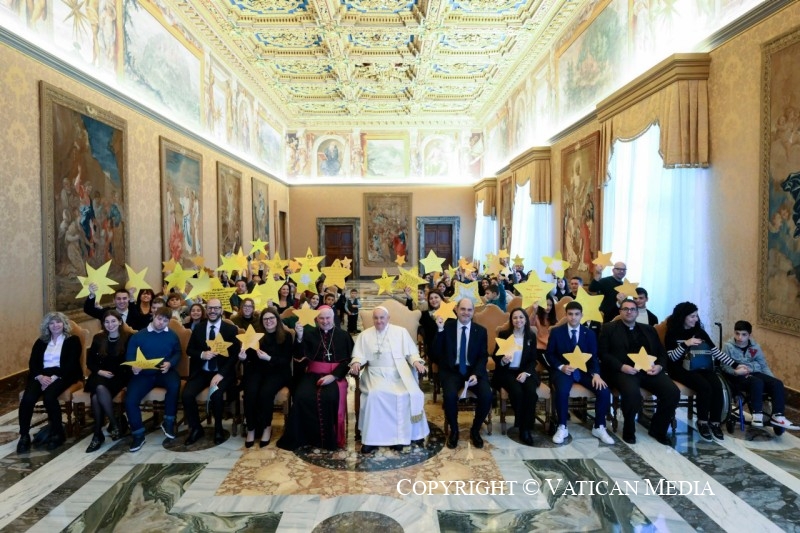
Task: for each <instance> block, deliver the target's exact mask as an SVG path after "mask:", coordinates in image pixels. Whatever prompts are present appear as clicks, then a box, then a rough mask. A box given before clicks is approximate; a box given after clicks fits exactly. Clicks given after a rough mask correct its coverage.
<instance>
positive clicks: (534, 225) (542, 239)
mask: <svg viewBox="0 0 800 533" xmlns="http://www.w3.org/2000/svg"><path fill="white" fill-rule="evenodd" d="M530 187H531V182H530V181H528V183H526V184H525V185H522V186H520V187H517V192H516V196H515V197H514V213H513V215H512V219H511V220H512V222H511V228H512V230H511V249H510V250H509V251H508V253H509V255H510V256H511V258H512V259H513V258H514V257H515V256H517V255H519V256H520V257H522V258H524V259H525V271H526V272H528V271H529V270H531V269H535V270H536V273H537V274H539V277H541V278H542V279H545V274H544V269H545V265H544V262H542V257H544V256H551V255H552V254H553V251H554V250H553V206H551V205H550V204H532V203H531V189H530Z"/></svg>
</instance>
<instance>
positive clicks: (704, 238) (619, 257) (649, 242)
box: [602, 125, 711, 325]
mask: <svg viewBox="0 0 800 533" xmlns="http://www.w3.org/2000/svg"><path fill="white" fill-rule="evenodd" d="M659 134H660V133H659V127H658V125H653V126H651V127H650V128H649V129H648V130H647V131H646V132H645V133H644V134H642V135H641V136H639V137H637V138H636V139H633V140H631V141H628V142H622V141H617V142H615V143H614V146H613V155H612V157H611V160H610V161H609V165H608V172H609V176H610V178H611V179H610V182H609V184H608V185H607V186H606V189H605V191H603V246H602V249H603V251H605V252H608V251H610V252H613V255H612V259H613V260H614V261H624V262H625V263H627V265H628V272H627V278H628V279H629V280H630V281H631V282H633V283H636V282H638V283H639V285H640V286H641V287H644V288H645V289H647V292H648V295H649V297H650V301H649V302H648V304H647V307H648V309H650V310H651V311H652V312H654V313H655V314H656V315H658V318H659V320H663V319H664V318H666V317H667V315H669V314H670V313H672V308H673V307H674V306H675V304H677V303H679V302H683V301H687V300H688V301H692V302H694V303H696V304H697V306H698V307H699V308H700V315H701V319H702V320H703V322H704V323H705V324H706V325H708V324H709V320H708V319H707V317H705V316H703V313H704V312H705V311H707V310H708V308H709V302H710V293H709V291H708V287H709V283H708V265H709V262H710V260H711V258H710V257H708V255H707V254H708V225H707V220H708V215H707V212H706V209H707V205H708V197H707V182H708V180H709V175H708V171H707V170H706V169H699V168H682V169H665V168H664V167H663V162H662V159H661V156H660V155H659V153H658V143H659ZM609 273H610V271H608V270H607V273H606V275H609Z"/></svg>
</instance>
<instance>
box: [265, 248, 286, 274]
mask: <svg viewBox="0 0 800 533" xmlns="http://www.w3.org/2000/svg"><path fill="white" fill-rule="evenodd" d="M265 263H266V264H267V267H268V268H269V273H270V274H273V275H274V274H277V275H278V276H279V277H280V278H281V279H284V278H286V275H285V274H284V273H283V267H285V266H286V265H288V264H289V262H288V261H286V260H285V259H281V254H280V253H278V252H275V255H273V256H272V259H270V260H269V261H265Z"/></svg>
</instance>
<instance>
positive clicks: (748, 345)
mask: <svg viewBox="0 0 800 533" xmlns="http://www.w3.org/2000/svg"><path fill="white" fill-rule="evenodd" d="M752 332H753V326H752V325H751V324H750V322H747V321H746V320H738V321H737V322H736V323H735V324H734V326H733V338H732V339H730V340H728V342H726V343H725V346H724V347H723V349H722V351H723V352H725V353H726V354H728V355H729V356H730V357H731V358H732V359H733V360H734V361H736V362H737V363H739V365H744V366H746V367H747V369H748V370H749V372H748V373H747V374H745V375H739V376H737V375H733V374H732V373H731V372H732V369H729V368H727V367H723V370H724V371H725V372H726V373H727V374H728V375H727V376H726V377H727V378H728V380H729V381H730V383H731V384H732V385H733V386H734V387H736V388H738V390H740V391H743V392H746V393H747V394H748V396H749V397H750V404H751V405H750V407H751V409H752V414H753V419H752V422H751V425H752V426H753V427H763V426H764V414H763V411H762V409H763V405H764V393H767V394H769V395H770V396H772V416H771V417H770V419H769V420H768V423H769V424H771V425H773V426H775V427H779V428H783V429H789V430H798V429H800V426H796V425H794V424H792V423H791V422H790V421H789V420H787V419H786V417H785V416H783V410H784V407H785V405H786V404H785V401H786V400H785V397H786V395H785V393H784V390H783V382H782V381H781V380H779V379H777V378H776V377H775V376H774V375H773V374H772V370H770V368H769V365H768V364H767V360H766V358H765V357H764V351H763V350H762V349H761V346H759V344H758V343H757V342H756V341H754V340H753V339H752V338H751V337H750V335H751V333H752Z"/></svg>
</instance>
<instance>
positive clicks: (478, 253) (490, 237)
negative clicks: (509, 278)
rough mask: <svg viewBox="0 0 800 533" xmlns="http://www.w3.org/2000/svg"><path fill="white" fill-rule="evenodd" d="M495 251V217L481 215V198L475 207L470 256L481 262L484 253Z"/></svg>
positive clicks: (484, 257) (484, 255)
mask: <svg viewBox="0 0 800 533" xmlns="http://www.w3.org/2000/svg"><path fill="white" fill-rule="evenodd" d="M488 253H493V254H495V253H497V219H496V218H493V217H490V216H484V215H483V200H481V201H480V202H478V207H477V208H476V209H475V243H474V244H473V247H472V258H473V259H475V260H478V261H480V262H481V264H483V262H484V261H486V254H488Z"/></svg>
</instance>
